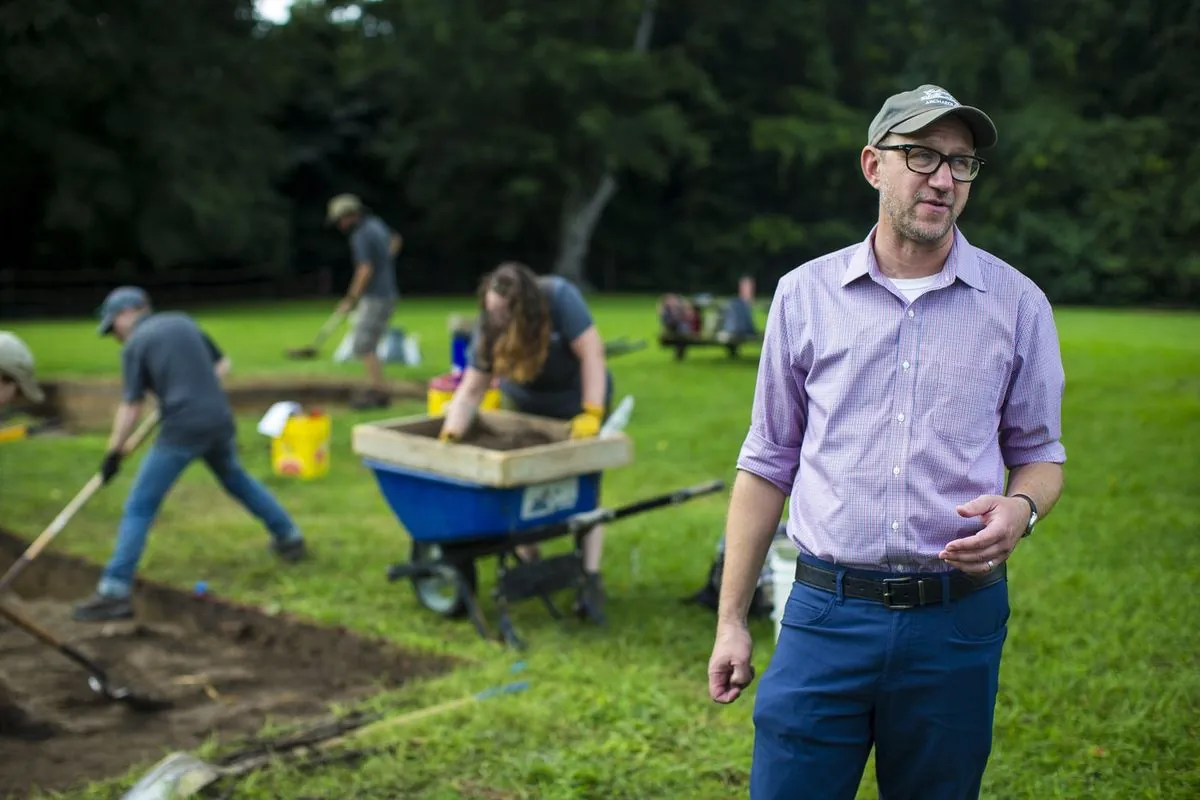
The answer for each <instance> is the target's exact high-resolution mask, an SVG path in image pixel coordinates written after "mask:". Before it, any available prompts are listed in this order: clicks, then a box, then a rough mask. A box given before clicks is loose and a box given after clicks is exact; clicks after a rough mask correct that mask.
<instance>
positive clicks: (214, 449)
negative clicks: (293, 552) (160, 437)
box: [97, 438, 300, 597]
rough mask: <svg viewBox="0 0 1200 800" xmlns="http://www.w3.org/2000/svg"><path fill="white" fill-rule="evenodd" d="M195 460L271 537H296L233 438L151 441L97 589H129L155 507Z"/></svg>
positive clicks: (104, 591)
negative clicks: (203, 443)
mask: <svg viewBox="0 0 1200 800" xmlns="http://www.w3.org/2000/svg"><path fill="white" fill-rule="evenodd" d="M197 459H203V461H204V463H205V464H206V465H207V466H208V468H209V470H210V471H212V473H213V475H214V476H215V477H216V479H217V480H218V481H220V483H221V486H223V487H224V488H225V491H226V492H228V493H229V494H230V495H231V496H232V497H233V498H235V499H236V500H237V501H238V502H240V503H241V504H242V505H243V506H245V507H246V509H247V510H248V511H249V512H250V513H251V514H253V515H254V516H256V517H258V518H259V519H260V520H262V522H263V524H264V525H265V526H266V528H267V530H268V531H269V532H270V534H271V535H272V536H273V537H274V538H275V539H276V540H277V541H280V542H286V541H291V540H293V539H297V538H300V533H299V531H297V530H296V526H295V524H294V523H293V522H292V519H291V518H290V517H289V516H288V514H287V512H286V511H284V510H283V507H282V506H280V505H279V502H278V501H277V500H276V499H275V498H274V497H273V496H272V495H271V493H270V492H268V491H267V489H266V487H264V486H263V485H262V484H261V483H259V482H258V481H257V480H255V479H254V478H253V477H252V476H251V475H250V474H249V473H248V472H246V470H245V468H244V467H243V466H242V464H241V462H240V461H239V460H238V457H237V445H236V442H235V440H234V439H232V438H231V439H229V440H227V441H223V442H220V443H218V444H216V445H210V446H208V447H207V448H193V447H178V446H174V445H165V444H160V443H158V442H155V443H154V445H153V446H152V447H151V448H150V450H149V452H147V453H146V457H145V458H144V459H142V463H141V466H140V467H139V468H138V472H137V476H136V477H135V478H134V482H133V488H132V489H131V490H130V492H129V497H128V498H126V500H125V511H124V514H123V515H122V517H121V524H120V527H119V528H118V530H117V542H116V545H115V547H114V548H113V554H112V557H111V558H110V559H109V562H108V564H107V566H106V567H105V569H104V573H103V575H102V576H101V578H100V584H99V586H98V587H97V591H98V592H99V593H100V594H103V595H108V596H117V597H124V596H126V595H128V594H129V593H130V591H131V590H132V588H133V579H134V574H135V573H136V572H137V565H138V562H139V561H141V558H142V552H143V551H144V550H145V549H146V536H147V535H148V534H149V532H150V526H151V524H153V522H154V518H155V517H156V516H157V515H158V509H159V507H160V506H162V501H163V499H164V498H165V497H166V496H167V492H169V491H170V490H171V487H172V486H174V485H175V482H176V481H177V480H179V476H180V475H182V474H183V471H184V470H185V469H186V468H187V467H188V465H189V464H191V463H192V462H193V461H195V460H197Z"/></svg>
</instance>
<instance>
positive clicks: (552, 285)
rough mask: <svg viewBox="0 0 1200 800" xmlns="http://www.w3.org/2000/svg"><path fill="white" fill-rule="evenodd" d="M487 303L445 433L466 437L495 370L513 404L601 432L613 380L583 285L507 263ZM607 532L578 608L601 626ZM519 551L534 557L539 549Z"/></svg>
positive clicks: (591, 540)
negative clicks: (602, 562) (602, 560)
mask: <svg viewBox="0 0 1200 800" xmlns="http://www.w3.org/2000/svg"><path fill="white" fill-rule="evenodd" d="M479 304H480V312H481V313H480V315H479V320H478V321H477V322H476V325H475V332H474V336H473V339H472V343H471V356H470V362H469V364H468V367H467V369H466V371H465V372H464V373H463V379H462V382H461V383H460V384H459V386H458V389H457V390H456V391H455V393H454V397H453V398H452V399H451V401H450V405H449V406H448V408H447V411H446V419H445V421H444V423H443V425H442V431H441V434H440V435H439V437H438V438H439V439H441V440H442V441H446V442H453V441H457V440H458V439H460V438H461V437H462V436H463V434H464V433H465V432H466V430H467V428H468V426H469V425H470V423H471V420H472V419H473V417H474V414H475V412H476V411H477V410H478V408H479V404H480V403H481V402H483V397H484V394H485V393H486V392H487V389H488V386H489V385H490V384H491V380H492V376H493V375H496V376H498V377H499V378H500V391H501V394H502V395H503V398H504V403H505V405H507V406H508V407H509V408H513V409H515V410H517V411H521V412H524V413H526V414H536V415H538V416H543V417H553V418H556V419H563V420H570V424H571V436H572V438H583V437H590V436H596V435H597V434H598V433H599V432H600V426H601V423H602V422H603V421H604V418H605V417H607V416H608V413H609V410H610V406H611V404H612V392H613V380H612V373H611V372H609V370H608V365H607V361H606V359H605V355H604V342H603V341H602V340H601V338H600V333H599V331H598V330H597V328H596V325H595V323H594V322H593V321H592V315H591V312H590V311H589V310H588V307H587V303H586V302H585V301H584V299H583V295H581V294H580V293H579V290H578V289H577V288H575V286H574V285H573V284H571V283H570V282H569V281H566V280H564V279H563V278H560V277H558V276H555V275H544V276H541V277H539V276H538V275H536V274H535V273H534V272H533V270H531V269H530V268H529V267H527V266H525V265H524V264H518V263H515V262H506V263H504V264H501V265H500V266H499V267H497V268H496V269H495V270H493V271H492V272H489V273H488V274H487V275H485V276H484V277H483V280H482V281H481V282H480V289H479ZM603 536H604V532H603V527H602V526H599V525H597V526H596V527H595V528H593V529H592V530H591V532H589V533H588V534H587V536H586V537H584V540H583V549H584V553H583V568H584V573H585V581H584V586H583V589H582V591H581V592H580V596H579V598H578V602H577V603H576V607H575V610H576V613H578V614H579V615H580V616H583V617H587V618H590V619H591V620H592V621H593V622H596V623H597V624H601V623H603V621H604V612H603V604H604V590H603V585H602V582H601V578H600V555H601V550H602V543H603ZM518 552H519V553H520V554H521V556H522V557H523V558H527V559H528V558H534V557H536V554H537V549H536V547H533V548H520V549H519V551H518Z"/></svg>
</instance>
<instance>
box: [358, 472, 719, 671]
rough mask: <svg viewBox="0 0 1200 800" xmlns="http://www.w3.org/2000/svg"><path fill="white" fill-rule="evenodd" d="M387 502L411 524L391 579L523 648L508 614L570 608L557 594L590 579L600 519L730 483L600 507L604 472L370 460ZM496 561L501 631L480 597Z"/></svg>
mask: <svg viewBox="0 0 1200 800" xmlns="http://www.w3.org/2000/svg"><path fill="white" fill-rule="evenodd" d="M363 463H364V464H366V466H367V467H368V468H370V470H371V471H372V473H373V474H374V476H375V480H376V482H377V483H378V485H379V489H380V491H381V493H382V494H383V497H384V499H385V500H386V501H387V503H388V505H389V506H390V507H391V509H392V512H393V513H394V514H395V515H396V517H397V519H398V520H399V521H400V523H401V524H402V525H403V526H404V528H405V529H406V530H407V531H408V533H409V535H410V537H411V539H412V546H411V552H410V558H409V561H407V562H404V563H397V564H393V565H392V566H390V567H389V568H388V570H387V577H388V580H389V581H398V580H408V581H411V583H412V586H413V589H414V591H415V593H416V597H417V601H418V602H419V603H420V604H421V605H422V606H424V607H425V608H427V609H429V610H430V611H433V612H435V613H437V614H441V615H443V616H446V617H462V616H463V615H466V616H468V617H469V618H470V620H471V622H472V623H473V624H474V626H475V629H476V631H477V632H478V633H479V635H480V636H481V637H483V638H484V639H499V640H500V641H503V642H504V643H505V644H507V645H510V646H513V647H516V648H518V649H523V648H524V647H525V644H524V642H523V641H522V640H521V639H520V637H519V636H518V635H517V633H516V630H515V629H514V627H513V624H512V620H511V619H510V617H509V613H508V610H509V606H510V604H512V603H515V602H520V601H523V600H528V599H532V598H540V599H541V600H542V602H543V603H544V604H545V606H546V608H547V610H548V611H549V613H550V614H551V616H553V617H554V618H555V619H562V618H563V614H562V612H560V611H559V610H558V608H557V607H556V606H555V604H554V602H553V600H552V599H551V595H552V594H553V593H554V592H557V591H560V590H565V589H577V588H578V587H579V586H580V585H581V583H582V581H583V578H584V572H583V553H582V541H583V538H584V537H585V536H586V535H587V533H588V532H589V531H591V530H592V528H594V527H595V526H597V525H600V524H603V523H607V522H613V521H616V520H619V519H623V518H625V517H628V516H630V515H632V514H639V513H641V512H643V511H650V510H652V509H656V508H664V507H668V506H673V505H678V504H679V503H683V502H686V501H688V500H690V499H692V498H694V497H700V496H702V495H706V494H711V493H713V492H717V491H720V490H721V489H723V488H724V486H725V482H724V481H721V480H713V481H708V482H706V483H701V484H698V485H695V486H691V487H687V488H684V489H679V490H677V491H673V492H669V493H666V494H661V495H657V496H653V497H649V498H645V499H643V500H639V501H637V502H634V503H630V504H628V505H624V506H620V507H617V508H604V507H600V506H599V495H600V476H601V473H600V472H599V471H595V472H585V473H582V474H578V475H571V476H567V477H559V478H556V479H554V480H550V481H542V482H537V483H529V484H524V485H513V486H494V485H486V484H481V483H473V482H471V481H468V480H464V479H460V478H456V477H452V476H448V475H444V474H440V473H437V472H433V471H427V470H421V469H416V468H413V467H411V466H402V465H398V464H395V463H390V462H388V461H383V460H379V459H375V458H370V457H366V458H363ZM565 536H570V537H572V538H573V540H574V547H573V548H572V550H571V551H570V552H568V553H565V554H562V555H555V556H549V557H546V556H544V557H542V558H541V559H538V560H536V561H532V562H526V561H524V560H522V559H521V558H520V557H519V556H517V553H516V550H517V548H518V547H520V546H522V545H531V544H536V543H538V542H544V541H547V540H550V539H555V538H558V537H565ZM489 557H495V558H496V559H497V573H496V585H495V588H494V589H493V591H492V596H493V598H494V600H495V602H496V606H497V609H498V611H499V620H498V626H499V635H498V636H493V635H492V634H491V633H490V632H489V629H488V626H487V623H486V622H485V620H484V617H483V614H482V612H481V610H480V607H479V602H478V600H477V598H476V593H477V590H478V576H477V571H476V562H477V561H479V560H480V559H483V558H489Z"/></svg>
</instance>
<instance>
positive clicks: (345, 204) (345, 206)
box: [325, 194, 362, 223]
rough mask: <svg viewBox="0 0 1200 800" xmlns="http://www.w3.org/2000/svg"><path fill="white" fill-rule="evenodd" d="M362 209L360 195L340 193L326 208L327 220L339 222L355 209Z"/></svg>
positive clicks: (328, 221)
mask: <svg viewBox="0 0 1200 800" xmlns="http://www.w3.org/2000/svg"><path fill="white" fill-rule="evenodd" d="M361 209H362V201H361V200H359V199H358V195H353V194H339V195H337V196H336V197H334V198H333V199H332V200H330V201H329V205H328V206H326V208H325V221H326V222H327V223H332V222H337V221H338V220H339V219H341V218H342V217H344V216H346V215H347V214H353V213H354V212H355V211H360V210H361Z"/></svg>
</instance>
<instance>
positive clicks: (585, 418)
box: [571, 403, 604, 439]
mask: <svg viewBox="0 0 1200 800" xmlns="http://www.w3.org/2000/svg"><path fill="white" fill-rule="evenodd" d="M603 417H604V409H603V408H601V407H600V406H594V405H592V404H591V403H584V404H583V413H582V414H578V415H576V416H575V418H574V419H572V420H571V438H572V439H587V438H590V437H592V436H595V435H597V434H598V433H600V420H601V419H602V418H603Z"/></svg>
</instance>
